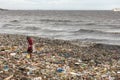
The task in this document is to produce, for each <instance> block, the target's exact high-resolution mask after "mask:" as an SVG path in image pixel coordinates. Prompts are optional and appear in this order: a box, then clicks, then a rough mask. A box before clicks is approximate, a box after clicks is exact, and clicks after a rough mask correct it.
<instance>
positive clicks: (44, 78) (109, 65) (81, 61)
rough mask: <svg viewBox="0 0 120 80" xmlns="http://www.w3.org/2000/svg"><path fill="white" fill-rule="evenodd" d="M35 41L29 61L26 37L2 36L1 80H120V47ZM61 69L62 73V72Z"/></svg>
mask: <svg viewBox="0 0 120 80" xmlns="http://www.w3.org/2000/svg"><path fill="white" fill-rule="evenodd" d="M32 38H33V39H34V52H33V57H32V59H29V58H28V57H26V56H27V53H26V50H27V40H26V36H23V35H11V34H0V79H2V80H3V79H5V80H34V79H36V78H37V79H38V80H72V79H73V80H95V79H97V80H119V78H120V46H116V45H107V44H95V43H89V42H80V41H64V40H51V39H47V38H38V37H32ZM6 66H7V69H6ZM59 68H61V69H62V71H59V70H58V69H59ZM7 78H9V79H7Z"/></svg>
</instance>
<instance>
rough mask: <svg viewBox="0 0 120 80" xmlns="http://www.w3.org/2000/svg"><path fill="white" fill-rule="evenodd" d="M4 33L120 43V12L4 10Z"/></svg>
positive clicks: (0, 17) (0, 24) (0, 23)
mask: <svg viewBox="0 0 120 80" xmlns="http://www.w3.org/2000/svg"><path fill="white" fill-rule="evenodd" d="M0 33H8V34H22V35H32V36H38V37H47V38H51V39H63V40H76V39H77V40H81V41H89V42H96V43H106V44H117V45H120V12H113V11H102V10H101V11H100V10H96V11H95V10H94V11H42V10H28V11H25V10H21V11H20V10H9V11H0Z"/></svg>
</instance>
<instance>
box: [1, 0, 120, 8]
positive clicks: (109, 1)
mask: <svg viewBox="0 0 120 80" xmlns="http://www.w3.org/2000/svg"><path fill="white" fill-rule="evenodd" d="M0 8H6V9H42V10H44V9H45V10H46V9H47V10H48V9H52V10H91V9H92V10H95V9H97V10H99V9H110V10H111V9H112V8H120V0H0Z"/></svg>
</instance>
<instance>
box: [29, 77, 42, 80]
mask: <svg viewBox="0 0 120 80" xmlns="http://www.w3.org/2000/svg"><path fill="white" fill-rule="evenodd" d="M31 80H42V78H41V77H36V78H32V79H31Z"/></svg>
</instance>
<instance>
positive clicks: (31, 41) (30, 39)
mask: <svg viewBox="0 0 120 80" xmlns="http://www.w3.org/2000/svg"><path fill="white" fill-rule="evenodd" d="M28 44H29V45H31V46H32V45H33V40H32V38H29V39H28Z"/></svg>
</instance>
